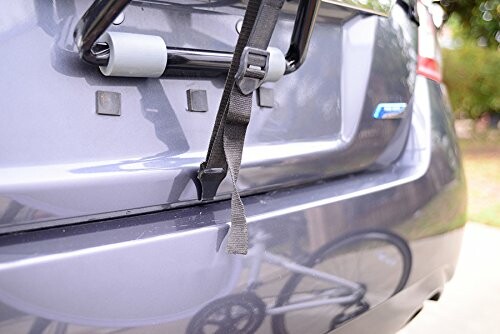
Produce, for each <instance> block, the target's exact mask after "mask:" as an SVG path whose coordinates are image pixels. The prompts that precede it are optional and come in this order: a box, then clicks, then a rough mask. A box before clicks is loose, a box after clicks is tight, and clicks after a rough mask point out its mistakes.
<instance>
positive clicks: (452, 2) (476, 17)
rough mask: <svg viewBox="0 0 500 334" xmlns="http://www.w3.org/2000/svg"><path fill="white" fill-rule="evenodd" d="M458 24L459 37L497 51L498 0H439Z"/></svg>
mask: <svg viewBox="0 0 500 334" xmlns="http://www.w3.org/2000/svg"><path fill="white" fill-rule="evenodd" d="M441 4H442V5H443V8H444V9H445V10H446V11H447V12H448V14H450V15H451V17H452V18H456V19H457V21H458V22H459V25H457V27H458V28H459V29H458V30H459V31H458V32H459V34H460V35H462V36H464V37H466V38H469V39H472V40H474V41H477V42H479V44H481V45H482V46H487V47H490V48H492V49H497V48H498V47H499V42H500V0H487V1H486V0H441Z"/></svg>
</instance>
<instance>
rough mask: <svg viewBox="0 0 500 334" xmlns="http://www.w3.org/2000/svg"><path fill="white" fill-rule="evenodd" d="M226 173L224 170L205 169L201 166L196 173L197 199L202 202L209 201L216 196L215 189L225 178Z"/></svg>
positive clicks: (203, 165)
mask: <svg viewBox="0 0 500 334" xmlns="http://www.w3.org/2000/svg"><path fill="white" fill-rule="evenodd" d="M226 174H227V171H226V170H225V169H224V168H206V167H205V164H204V163H203V164H201V166H200V170H199V171H198V180H200V187H198V199H199V200H202V201H207V200H211V199H213V198H214V197H215V195H216V194H217V189H219V185H220V184H221V183H222V180H224V178H225V177H226Z"/></svg>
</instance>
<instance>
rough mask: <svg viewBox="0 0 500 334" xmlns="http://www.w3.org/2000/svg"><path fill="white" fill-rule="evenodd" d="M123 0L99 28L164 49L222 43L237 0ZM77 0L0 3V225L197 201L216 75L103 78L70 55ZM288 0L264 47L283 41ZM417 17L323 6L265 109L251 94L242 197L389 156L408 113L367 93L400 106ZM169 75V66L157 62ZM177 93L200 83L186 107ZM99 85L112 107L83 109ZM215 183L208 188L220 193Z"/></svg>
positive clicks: (290, 16)
mask: <svg viewBox="0 0 500 334" xmlns="http://www.w3.org/2000/svg"><path fill="white" fill-rule="evenodd" d="M177 2H178V4H175V3H173V2H169V3H164V2H160V1H147V2H146V1H144V2H139V1H135V2H133V3H132V4H131V5H130V6H129V7H127V9H126V10H125V12H124V17H125V18H124V21H123V23H121V24H119V25H113V26H112V27H111V28H110V30H113V31H124V32H134V33H141V34H150V35H158V36H161V37H163V39H164V40H165V41H166V43H167V45H169V46H176V47H189V48H196V49H203V50H219V51H229V52H230V51H232V50H233V48H234V45H235V43H236V40H237V38H238V33H237V29H236V26H237V24H238V21H239V20H241V18H242V15H243V10H244V8H243V7H242V6H241V4H240V3H239V2H231V1H215V2H210V3H208V2H206V1H191V4H190V5H187V4H186V3H185V2H182V1H177ZM89 5H90V1H75V2H73V1H55V0H54V1H33V2H31V1H16V2H15V3H12V4H9V5H8V6H7V7H8V10H4V11H2V12H1V13H0V22H3V24H0V40H1V41H2V45H3V48H2V50H3V52H2V56H3V60H2V63H1V64H0V73H2V80H1V81H0V92H1V94H2V96H3V98H2V99H0V110H1V121H0V232H8V231H13V230H19V229H29V228H36V227H42V226H49V225H55V224H66V223H71V222H80V221H88V220H92V219H101V218H108V217H113V216H120V215H126V214H137V213H144V212H151V211H156V210H162V209H168V208H172V207H176V206H182V205H192V204H196V203H198V201H197V190H196V174H197V169H198V166H199V164H200V163H201V162H202V161H203V160H204V157H205V154H206V150H207V147H208V143H209V140H210V135H211V132H212V126H213V123H214V120H215V116H216V113H217V108H218V104H219V99H220V97H221V94H222V89H223V85H224V80H225V76H224V75H223V74H217V75H216V74H214V73H199V72H193V71H189V72H178V73H174V75H167V76H163V77H162V78H161V79H139V78H109V77H104V76H102V75H101V73H100V72H99V70H98V69H97V68H96V67H93V66H91V65H88V64H85V63H83V62H82V61H81V60H80V59H79V57H78V53H77V51H76V48H75V46H74V42H73V30H74V27H75V25H76V22H77V21H78V20H79V18H80V17H81V15H82V14H83V12H84V11H85V10H86V9H87V8H88V6H89ZM295 8H296V6H295V5H294V4H293V3H292V4H287V5H286V6H285V8H284V10H283V12H282V15H281V16H280V20H279V22H278V25H277V28H276V30H275V32H274V34H273V38H272V41H271V46H274V47H278V48H280V49H281V50H282V51H286V50H287V48H288V45H289V43H290V34H291V31H292V27H293V24H294V19H295ZM412 34H416V25H414V24H413V23H409V21H408V20H407V19H406V17H405V13H404V11H403V10H402V9H401V8H400V7H398V6H395V7H394V8H393V10H392V14H391V16H390V17H389V18H385V17H379V16H376V15H367V14H362V13H359V12H357V11H355V10H352V9H349V8H345V7H341V6H338V5H335V4H330V3H326V2H325V3H323V4H322V6H321V8H320V13H319V17H318V20H317V22H316V25H315V28H314V33H313V35H312V39H311V42H310V46H309V52H308V55H307V59H306V61H305V63H304V65H302V66H301V67H300V68H299V69H298V70H297V71H295V72H293V73H290V74H288V75H286V76H285V77H284V78H283V79H281V80H280V81H279V82H277V83H266V84H265V85H264V87H265V88H267V89H268V91H267V93H268V92H269V90H271V91H272V92H273V93H274V97H273V99H272V107H271V108H269V107H261V106H260V104H262V103H261V102H259V100H258V99H257V98H254V106H253V111H252V119H251V122H250V125H249V128H248V132H247V137H246V142H245V149H244V154H243V163H242V168H241V172H240V178H239V184H238V185H239V188H240V189H241V191H242V194H243V195H249V194H252V193H257V192H263V191H269V190H272V189H276V188H282V187H290V186H295V185H300V184H304V183H310V182H316V181H319V180H322V179H325V178H330V177H340V176H343V175H348V174H352V173H355V172H360V171H365V170H369V169H373V168H383V167H385V166H388V165H390V164H391V163H392V162H393V161H394V160H395V159H397V157H398V156H399V154H400V152H401V150H402V148H403V146H404V143H405V140H406V134H407V129H408V126H409V119H410V116H411V110H408V111H407V112H406V113H405V114H403V115H402V116H401V117H400V118H398V119H376V118H374V117H373V114H374V111H375V110H376V108H377V106H378V105H379V104H380V103H408V102H409V101H410V99H411V96H412V91H413V83H414V79H415V64H416V55H415V54H414V52H413V50H415V47H414V45H412V44H411V43H413V42H412V41H414V40H415V38H414V36H411V35H412ZM167 74H168V73H167ZM188 90H204V91H206V93H207V107H208V108H207V111H206V112H193V111H189V108H188V101H187V97H186V94H187V91H188ZM98 92H104V94H107V93H110V92H111V93H120V106H119V109H120V115H119V116H109V115H100V114H97V113H96V108H97V102H96V96H97V94H102V93H98ZM230 190H231V184H230V182H229V180H227V179H226V180H225V181H224V182H223V184H222V185H221V187H220V188H219V191H218V196H217V198H218V199H224V198H227V197H228V196H229V194H230Z"/></svg>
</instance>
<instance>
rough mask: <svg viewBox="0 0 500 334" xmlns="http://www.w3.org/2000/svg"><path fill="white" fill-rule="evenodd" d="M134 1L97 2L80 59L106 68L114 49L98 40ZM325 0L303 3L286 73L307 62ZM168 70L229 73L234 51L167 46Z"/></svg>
mask: <svg viewBox="0 0 500 334" xmlns="http://www.w3.org/2000/svg"><path fill="white" fill-rule="evenodd" d="M131 1H132V0H95V1H94V2H93V3H92V5H91V6H90V7H89V9H88V10H87V11H86V12H85V14H84V15H83V16H82V18H81V19H80V21H79V22H78V24H77V25H76V28H75V31H74V34H73V36H74V40H75V43H76V46H77V48H78V52H79V54H80V58H81V59H82V60H84V61H85V62H87V63H90V64H92V65H98V66H106V65H107V64H108V62H109V57H110V48H109V46H108V44H107V43H103V42H98V41H97V40H98V39H99V38H100V37H101V35H103V34H104V33H105V31H106V29H108V27H109V26H110V25H111V23H112V22H113V21H114V20H115V18H116V17H118V15H119V14H120V13H121V12H122V11H123V10H124V9H125V8H126V7H127V6H128V5H129V4H130V2H131ZM320 3H321V0H300V1H299V4H298V8H297V16H296V18H295V24H294V27H293V31H292V37H291V40H290V46H289V49H288V52H287V53H286V56H285V59H286V69H285V74H288V73H292V72H294V71H296V70H297V69H298V68H299V67H300V66H301V65H302V64H303V63H304V61H305V59H306V55H307V49H308V46H309V41H310V39H311V34H312V31H313V28H314V23H315V21H316V17H317V15H318V9H319V6H320ZM167 50H168V52H167V59H168V60H167V67H166V68H167V69H177V70H212V71H213V70H218V71H227V70H229V67H230V65H231V61H232V59H233V54H232V53H231V52H222V51H210V50H198V49H188V48H176V47H170V46H167Z"/></svg>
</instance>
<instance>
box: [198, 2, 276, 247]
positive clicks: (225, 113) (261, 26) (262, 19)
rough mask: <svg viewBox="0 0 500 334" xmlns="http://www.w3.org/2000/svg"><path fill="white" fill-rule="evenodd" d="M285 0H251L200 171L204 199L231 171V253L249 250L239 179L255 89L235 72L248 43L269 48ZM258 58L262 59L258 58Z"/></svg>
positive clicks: (229, 241)
mask: <svg viewBox="0 0 500 334" xmlns="http://www.w3.org/2000/svg"><path fill="white" fill-rule="evenodd" d="M283 2H284V0H249V2H248V5H247V10H246V12H245V17H244V19H243V25H242V28H241V32H240V36H239V38H238V43H237V44H236V48H235V51H234V56H233V61H232V63H231V67H230V69H229V73H228V76H227V78H226V83H225V85H224V92H223V94H222V99H221V103H220V105H219V111H218V113H217V117H216V120H215V124H214V129H213V132H212V137H211V139H210V144H209V147H208V152H207V157H206V160H205V162H203V163H202V164H201V166H200V171H199V173H198V178H199V179H200V182H201V186H202V191H201V199H210V198H213V196H214V195H215V192H216V190H217V188H218V186H219V184H220V182H222V180H223V179H224V177H225V176H226V174H227V171H228V169H229V172H230V174H231V181H232V184H233V191H232V194H231V229H230V232H229V240H228V247H227V250H228V253H230V254H246V253H247V250H248V232H247V226H246V218H245V210H244V207H243V203H242V201H241V198H240V196H239V193H238V189H237V187H236V183H237V181H238V174H239V170H240V165H241V155H242V153H243V144H244V141H245V134H246V129H247V126H248V123H249V121H250V114H251V110H252V95H253V94H252V93H250V94H243V93H242V92H241V91H240V89H239V88H238V87H237V85H235V75H236V72H237V71H238V68H239V66H240V60H241V55H242V53H243V49H244V48H245V47H247V46H248V47H252V48H256V49H261V50H266V49H267V47H268V45H269V41H270V39H271V35H272V32H273V30H274V27H275V25H276V22H277V20H278V15H279V12H280V10H281V7H282V6H283ZM257 58H258V57H257ZM255 61H257V63H258V62H259V60H258V59H256V60H255ZM251 75H255V74H250V76H251Z"/></svg>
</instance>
